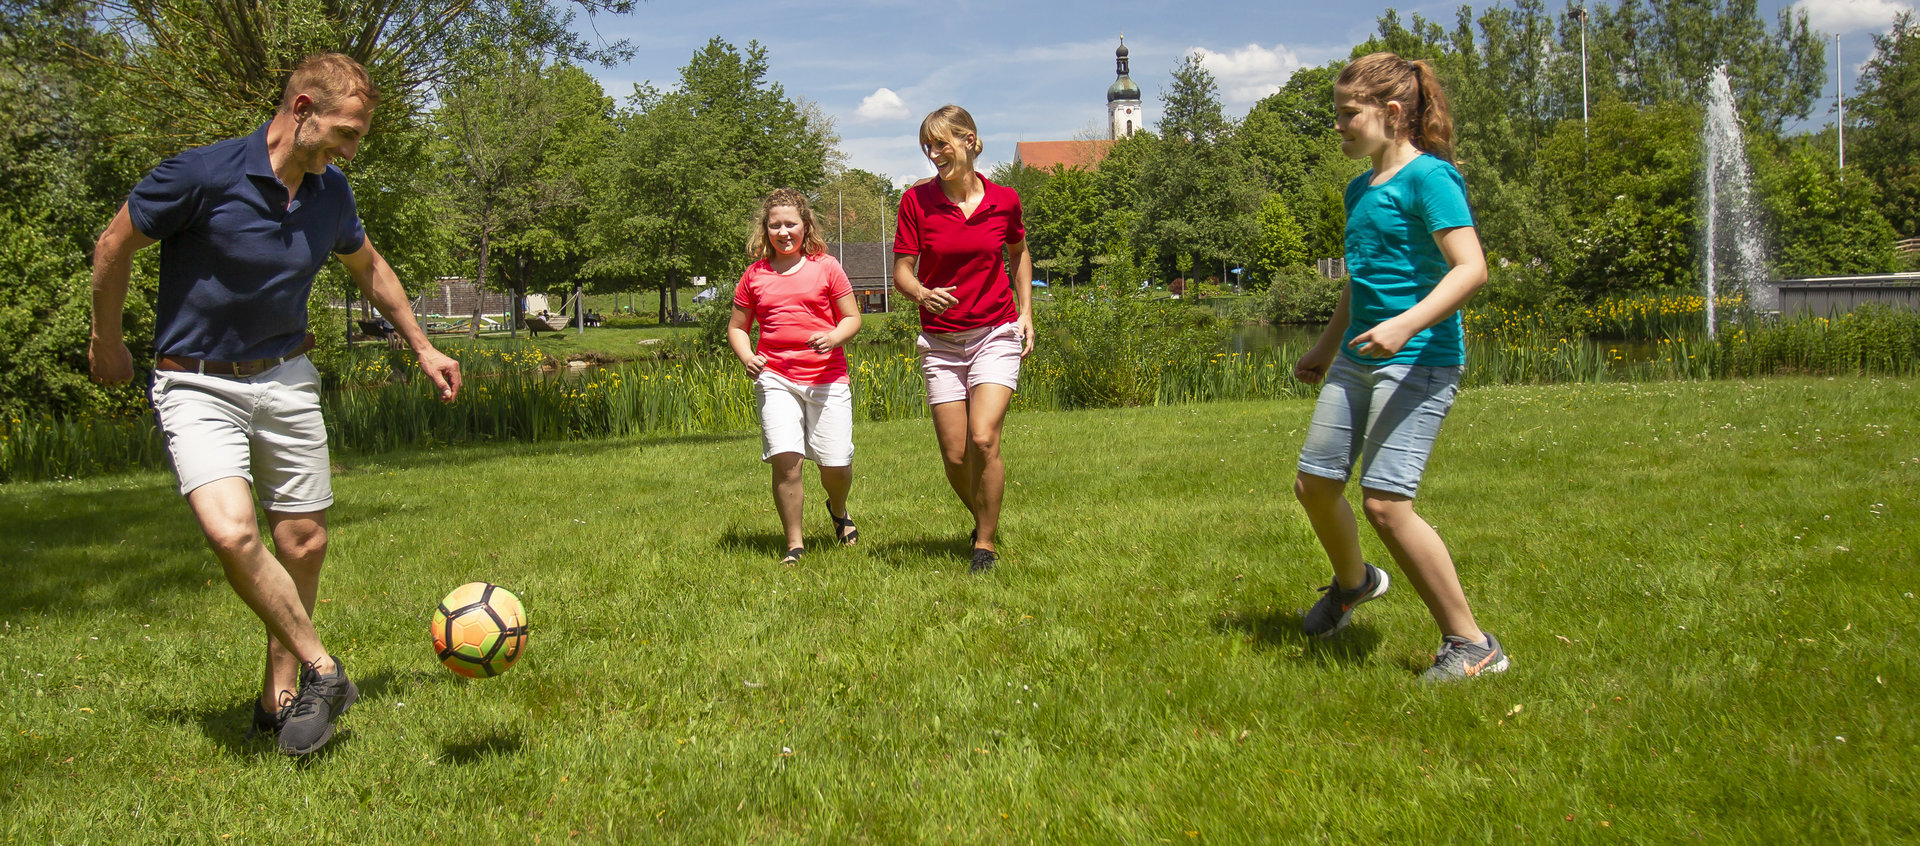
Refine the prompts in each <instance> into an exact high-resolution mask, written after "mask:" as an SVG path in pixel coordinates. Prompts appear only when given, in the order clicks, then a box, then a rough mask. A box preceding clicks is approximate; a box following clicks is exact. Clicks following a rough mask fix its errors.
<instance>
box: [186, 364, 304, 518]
mask: <svg viewBox="0 0 1920 846" xmlns="http://www.w3.org/2000/svg"><path fill="white" fill-rule="evenodd" d="M152 396H153V409H154V411H155V412H156V413H157V414H158V415H159V417H160V431H161V432H163V433H165V434H166V436H167V450H168V451H169V452H171V453H172V454H173V468H174V471H175V472H177V473H178V474H179V475H180V494H181V495H182V496H185V495H186V494H188V493H191V492H192V491H193V489H195V488H198V487H200V486H201V485H204V484H206V483H208V482H212V481H216V480H219V479H225V478H228V477H232V476H238V477H240V478H242V479H246V480H247V481H248V482H249V483H250V484H252V485H253V489H254V494H255V495H256V496H258V497H259V498H260V504H261V505H262V506H263V507H265V508H266V509H267V510H268V511H275V512H281V513H295V514H297V513H304V512H310V511H323V510H325V509H326V508H327V507H328V506H330V505H332V504H333V477H332V472H331V468H330V465H329V464H328V458H327V427H326V422H325V421H324V420H323V419H322V418H321V416H320V372H319V371H318V370H316V369H315V368H314V366H313V361H312V360H310V359H308V358H307V357H306V356H300V357H299V358H296V359H293V360H291V361H287V362H284V363H282V364H280V365H278V366H276V367H274V368H272V369H270V370H267V371H264V372H262V373H260V374H259V375H256V376H250V377H246V378H238V377H232V376H209V375H205V374H201V373H178V372H173V371H168V370H155V371H154V372H153V391H152Z"/></svg>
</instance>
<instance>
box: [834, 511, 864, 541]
mask: <svg viewBox="0 0 1920 846" xmlns="http://www.w3.org/2000/svg"><path fill="white" fill-rule="evenodd" d="M827 516H828V517H833V529H834V532H833V533H834V534H836V535H839V536H840V545H841V546H853V545H854V544H856V543H859V542H860V527H859V526H855V525H854V524H853V515H851V514H849V515H847V516H845V517H837V516H834V513H833V507H832V506H828V507H827Z"/></svg>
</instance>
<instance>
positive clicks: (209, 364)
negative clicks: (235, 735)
mask: <svg viewBox="0 0 1920 846" xmlns="http://www.w3.org/2000/svg"><path fill="white" fill-rule="evenodd" d="M378 102H379V94H378V93H377V92H376V91H375V90H374V87H373V82H372V80H371V79H370V78H368V76H367V72H366V69H365V68H362V67H361V66H360V64H359V63H358V62H355V61H354V60H353V59H351V58H348V57H346V56H344V55H341V54H339V53H317V54H314V55H312V56H309V57H307V58H306V60H304V61H302V62H301V63H300V66H299V67H297V68H295V69H294V71H293V74H292V76H291V77H290V78H288V80H287V86H286V90H285V92H284V93H283V94H282V96H281V100H280V108H279V111H277V112H276V113H275V114H274V116H273V119H272V120H271V121H269V122H268V123H267V124H266V125H264V126H262V127H260V129H259V130H258V131H256V132H254V133H253V134H252V135H249V136H246V137H244V138H235V139H230V140H227V141H222V142H220V143H217V144H213V145H210V146H206V147H200V148H198V149H193V150H188V151H186V152H184V153H181V154H180V155H178V156H175V157H173V158H171V159H168V160H167V161H165V162H162V163H161V164H160V166H159V167H156V168H154V169H153V171H152V172H150V173H148V174H147V177H146V179H144V180H142V181H141V182H140V184H139V186H137V187H135V188H134V189H133V193H132V195H131V196H129V197H128V198H127V202H126V204H125V205H124V206H122V207H121V208H120V213H119V214H117V215H115V216H114V218H113V222H112V223H110V224H108V226H107V230H106V232H105V233H103V234H101V236H100V241H99V243H98V244H97V245H96V246H95V248H94V256H93V338H92V343H91V344H90V346H89V348H88V351H87V355H88V358H89V359H90V361H91V363H92V369H93V377H94V378H95V379H96V380H98V381H100V382H104V383H117V382H125V381H128V380H130V379H132V378H133V360H132V355H131V354H130V353H129V352H128V351H127V345H126V342H125V341H124V340H123V339H122V336H121V311H122V308H123V307H124V305H125V303H126V296H127V279H128V273H129V270H130V268H131V266H132V260H133V254H134V252H135V251H137V250H139V249H141V248H143V247H146V246H147V245H149V244H154V243H159V244H160V245H161V246H160V294H159V302H158V304H157V307H156V312H157V314H156V320H155V323H154V343H153V346H154V353H155V355H154V367H153V369H154V372H153V389H152V396H153V404H154V410H155V412H156V413H157V414H158V415H159V419H160V428H161V430H162V431H163V432H164V433H165V434H166V437H167V448H168V450H169V451H170V452H171V453H172V456H173V463H174V469H175V470H176V471H177V472H178V473H179V476H180V493H181V494H182V495H184V496H185V497H186V498H187V504H188V506H189V507H190V508H191V509H192V510H193V515H194V517H195V519H197V520H199V522H200V528H201V531H203V532H205V533H206V536H207V542H208V544H209V545H210V546H211V547H212V548H213V552H214V555H215V556H216V557H218V558H219V559H220V565H221V567H222V568H223V569H224V570H225V571H226V576H227V582H228V583H229V584H231V585H233V589H234V591H235V592H236V593H238V594H240V598H241V599H242V600H244V601H245V602H246V603H247V606H248V607H250V608H252V609H253V612H254V613H255V614H257V615H259V617H260V619H261V621H262V622H264V623H265V624H266V628H267V634H268V641H267V667H266V679H265V683H264V685H263V687H262V690H261V693H260V698H259V699H258V700H257V701H256V702H255V703H254V717H253V723H254V728H255V730H256V731H277V732H279V735H280V749H281V751H282V752H284V753H286V754H288V755H304V754H307V753H309V752H313V751H316V750H318V749H319V748H320V747H322V746H325V745H326V743H327V741H328V740H329V739H331V738H332V737H333V726H334V721H335V719H336V718H338V717H339V716H340V715H342V714H345V713H346V711H347V709H348V708H349V707H350V706H352V705H353V702H354V700H355V699H357V698H358V697H359V695H360V693H359V690H358V689H357V688H355V687H354V685H353V682H351V681H349V680H348V679H347V675H346V671H345V670H344V669H343V668H342V667H341V666H340V662H339V661H338V660H337V659H336V658H335V657H334V656H332V655H331V654H329V653H328V652H327V650H326V648H325V647H323V646H322V645H321V643H320V637H319V635H318V634H316V633H315V632H314V628H313V619H312V615H313V606H314V600H315V597H316V596H317V595H318V593H319V589H320V565H321V562H322V560H323V559H324V558H325V557H326V551H327V507H328V506H330V505H332V504H333V486H332V479H331V474H330V469H329V464H328V456H327V432H326V426H325V424H324V422H323V421H322V419H321V415H320V391H319V387H320V378H319V374H318V372H317V371H316V370H315V369H314V366H313V363H312V362H311V361H309V360H308V359H307V357H306V353H307V351H308V350H309V349H311V348H312V347H313V335H312V334H310V333H308V332H307V296H308V294H309V293H311V292H312V290H313V277H314V274H315V273H317V272H318V271H319V270H320V268H321V267H322V266H323V265H325V264H326V261H327V257H328V256H329V255H337V256H339V257H340V262H341V263H342V264H344V265H346V268H347V272H348V274H349V275H350V276H352V277H353V281H354V284H356V285H358V286H359V287H360V290H361V291H362V292H363V293H364V294H365V295H366V297H367V299H368V300H369V301H371V302H372V303H373V304H374V306H376V307H377V308H379V309H380V313H381V314H384V315H386V317H387V319H388V320H391V321H393V324H394V327H395V329H396V330H397V331H398V332H399V334H400V336H401V337H402V338H405V339H406V341H407V342H408V344H410V345H411V346H412V347H413V350H414V351H415V353H417V354H418V356H419V359H420V367H421V369H422V370H425V371H426V374H427V377H428V378H429V379H431V380H432V381H433V384H434V385H435V386H436V387H437V388H439V390H440V397H441V399H443V400H447V401H451V400H452V399H453V398H454V396H455V395H456V394H458V393H459V391H460V365H459V364H458V363H457V362H455V361H454V360H453V359H451V358H448V357H447V356H445V355H443V354H441V353H440V351H439V350H436V349H434V347H433V345H432V344H431V343H429V342H428V341H427V336H426V333H424V332H422V331H421V330H420V326H419V324H418V323H416V322H414V319H413V309H412V307H411V306H410V304H409V303H408V301H407V295H406V291H405V289H404V288H402V287H401V285H400V280H399V279H398V278H397V277H395V276H394V273H393V268H392V267H390V266H388V264H387V262H386V260H385V259H383V258H381V257H380V254H379V253H378V252H376V251H375V250H374V249H373V245H372V244H370V243H368V242H367V235H366V232H365V230H363V229H362V228H361V226H360V216H359V214H358V213H357V212H356V211H355V209H354V204H353V191H352V189H350V188H349V187H348V186H347V178H346V175H345V174H343V173H341V172H340V169H339V168H337V167H334V166H333V164H332V162H333V160H334V159H341V160H350V159H352V158H353V155H354V153H355V152H356V151H357V150H358V149H359V146H360V140H361V138H363V137H364V136H365V135H366V134H367V129H368V124H369V118H370V116H371V115H372V113H373V109H374V106H376V105H377V104H378ZM256 499H257V500H258V501H259V502H260V504H261V506H262V508H263V509H264V510H265V511H266V515H267V524H268V526H269V528H270V530H271V532H272V534H273V551H272V552H268V551H267V548H266V546H265V545H264V544H263V543H262V541H261V537H260V530H259V523H258V518H257V517H256V515H255V512H254V501H255V500H256ZM296 683H297V685H298V686H297V688H296Z"/></svg>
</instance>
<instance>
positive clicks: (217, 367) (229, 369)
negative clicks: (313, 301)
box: [153, 332, 313, 378]
mask: <svg viewBox="0 0 1920 846" xmlns="http://www.w3.org/2000/svg"><path fill="white" fill-rule="evenodd" d="M311 349H313V333H312V332H308V333H307V336H306V337H305V338H302V339H300V346H297V347H294V348H293V352H290V353H287V354H286V355H283V356H281V357H279V358H257V359H254V360H253V361H206V360H203V359H198V358H191V357H189V356H184V355H162V356H155V357H154V359H153V369H155V370H172V371H176V372H182V373H205V374H207V375H209V376H238V377H241V378H246V377H248V376H257V375H259V374H261V373H264V372H266V371H267V370H268V369H270V368H274V367H278V366H280V365H281V364H282V363H285V362H288V361H292V360H294V359H296V358H299V357H301V356H303V355H306V354H307V351H309V350H311Z"/></svg>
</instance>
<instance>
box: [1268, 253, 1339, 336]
mask: <svg viewBox="0 0 1920 846" xmlns="http://www.w3.org/2000/svg"><path fill="white" fill-rule="evenodd" d="M1346 284H1347V280H1345V279H1327V278H1325V277H1323V276H1321V275H1320V273H1319V271H1316V270H1314V269H1313V267H1312V266H1311V265H1305V264H1300V265H1294V266H1293V267H1290V268H1287V269H1286V270H1284V271H1281V272H1280V273H1277V274H1275V275H1274V277H1273V284H1272V285H1271V286H1269V287H1268V288H1267V295H1266V299H1265V301H1264V302H1263V303H1262V305H1261V309H1260V311H1261V315H1262V316H1263V317H1265V318H1266V321H1267V322H1268V323H1325V322H1327V320H1328V319H1330V318H1332V317H1333V310H1334V308H1335V307H1336V306H1338V305H1340V292H1341V290H1342V289H1344V288H1345V287H1346Z"/></svg>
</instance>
